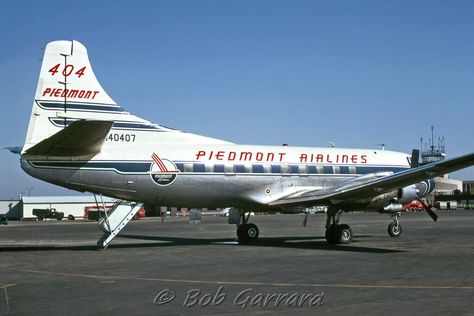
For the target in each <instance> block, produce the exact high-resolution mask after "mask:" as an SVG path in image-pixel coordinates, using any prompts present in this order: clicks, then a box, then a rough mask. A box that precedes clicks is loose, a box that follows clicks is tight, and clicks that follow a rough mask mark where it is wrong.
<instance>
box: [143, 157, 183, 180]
mask: <svg viewBox="0 0 474 316" xmlns="http://www.w3.org/2000/svg"><path fill="white" fill-rule="evenodd" d="M151 159H153V163H152V164H151V167H150V176H151V179H152V180H153V181H154V182H155V183H156V184H158V185H162V186H164V185H169V184H171V183H173V181H174V180H175V179H176V176H177V175H178V173H179V170H178V168H176V165H175V164H174V163H173V162H172V161H170V160H168V159H161V158H160V157H159V156H158V155H157V154H155V153H153V154H152V155H151Z"/></svg>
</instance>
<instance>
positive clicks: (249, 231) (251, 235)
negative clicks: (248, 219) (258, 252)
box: [237, 224, 259, 242]
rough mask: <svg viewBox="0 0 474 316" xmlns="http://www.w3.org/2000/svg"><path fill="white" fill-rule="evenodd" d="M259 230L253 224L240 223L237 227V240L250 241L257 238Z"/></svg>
mask: <svg viewBox="0 0 474 316" xmlns="http://www.w3.org/2000/svg"><path fill="white" fill-rule="evenodd" d="M258 234H259V230H258V227H257V225H255V224H241V225H239V226H238V227H237V237H238V238H239V242H252V241H256V240H257V239H258Z"/></svg>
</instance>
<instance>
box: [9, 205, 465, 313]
mask: <svg viewBox="0 0 474 316" xmlns="http://www.w3.org/2000/svg"><path fill="white" fill-rule="evenodd" d="M438 214H439V220H438V222H436V223H434V222H432V221H431V219H430V218H429V217H428V216H427V214H424V213H406V214H403V216H402V218H401V222H402V225H403V234H402V236H401V237H400V238H391V237H389V236H388V234H387V225H388V224H389V223H390V222H391V220H390V219H389V217H388V216H387V215H380V214H369V213H354V214H351V213H349V214H344V215H343V216H342V219H341V222H343V223H347V224H349V225H351V227H352V229H353V231H354V233H355V237H354V241H353V242H352V243H351V244H349V245H338V246H331V245H328V244H326V241H325V239H324V223H325V215H324V214H315V215H311V216H310V218H309V220H308V225H307V226H306V228H303V226H302V222H303V218H304V216H302V215H271V216H258V215H257V216H252V217H251V222H253V223H255V224H257V225H258V226H259V228H260V236H261V238H260V240H259V241H258V242H256V243H253V244H246V245H239V244H238V243H237V242H236V238H235V226H232V225H228V224H227V219H226V218H224V217H204V218H203V222H202V223H201V224H199V225H190V224H189V223H188V221H187V220H185V219H168V221H167V222H166V223H161V220H160V219H157V218H152V219H142V220H138V221H133V222H131V223H130V224H129V225H128V226H127V227H126V228H125V229H124V230H123V231H122V233H121V234H120V235H119V237H117V238H116V239H115V240H113V241H112V244H111V246H110V247H109V248H108V249H106V250H96V246H95V245H96V241H97V240H98V239H99V238H100V236H101V232H100V231H99V229H98V226H97V223H95V222H80V221H75V222H71V221H62V222H58V221H45V222H20V223H19V222H10V223H9V225H8V226H1V227H0V315H272V314H278V315H295V314H296V315H341V314H345V315H382V314H383V315H399V314H404V315H474V212H472V211H454V212H446V211H444V212H438Z"/></svg>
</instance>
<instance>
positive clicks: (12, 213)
mask: <svg viewBox="0 0 474 316" xmlns="http://www.w3.org/2000/svg"><path fill="white" fill-rule="evenodd" d="M103 201H104V203H105V205H106V208H108V207H111V206H112V205H113V203H114V202H115V201H116V200H115V199H112V198H108V197H104V198H103ZM97 202H98V203H99V206H102V201H101V200H98V201H97ZM35 209H40V210H53V209H54V210H55V211H56V212H58V213H63V214H64V217H65V218H67V217H68V216H73V217H74V218H77V219H82V218H85V217H86V216H87V212H88V210H91V209H92V210H97V204H96V200H95V199H94V196H93V195H85V196H83V195H78V196H23V197H21V199H20V200H0V214H6V216H7V218H8V219H11V220H29V219H36V218H37V216H36V215H34V214H33V210H35Z"/></svg>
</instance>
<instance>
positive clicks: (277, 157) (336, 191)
mask: <svg viewBox="0 0 474 316" xmlns="http://www.w3.org/2000/svg"><path fill="white" fill-rule="evenodd" d="M473 164H474V153H471V154H468V155H465V156H461V157H458V158H454V159H450V160H445V161H440V162H437V163H433V164H429V165H423V166H418V153H417V151H413V153H412V155H407V154H404V153H400V152H393V151H386V150H366V149H342V148H310V147H289V146H260V145H257V146H255V145H237V144H233V143H230V142H227V141H224V140H220V139H215V138H209V137H204V136H200V135H195V134H191V133H186V132H182V131H179V130H174V129H171V128H167V127H164V126H161V125H157V124H153V123H151V122H150V121H147V120H144V119H142V118H139V117H137V116H135V115H133V114H131V113H129V112H127V111H126V110H125V109H124V108H123V107H121V106H120V105H118V104H117V103H116V102H114V100H112V98H111V97H109V95H108V94H107V93H106V92H105V90H104V89H103V88H102V86H101V85H100V84H99V82H98V80H97V78H96V77H95V75H94V72H93V71H92V67H91V64H90V62H89V58H88V55H87V50H86V48H85V47H84V46H83V45H82V44H81V43H79V42H77V41H54V42H51V43H49V44H48V45H47V46H46V50H45V53H44V58H43V62H42V66H41V72H40V76H39V81H38V86H37V89H36V94H35V99H34V102H33V109H32V112H31V117H30V122H29V126H28V133H27V136H26V141H25V145H24V146H23V148H22V149H21V167H22V168H23V170H25V171H26V172H27V173H28V174H30V175H31V176H33V177H35V178H38V179H41V180H44V181H47V182H49V183H53V184H56V185H59V186H63V187H66V188H69V189H73V190H78V191H82V192H86V191H88V192H92V193H94V194H100V195H107V196H111V197H115V198H117V199H120V200H122V201H130V202H133V203H130V204H126V203H125V205H126V206H127V205H128V206H127V207H124V204H123V203H119V204H117V205H116V206H115V207H114V211H113V212H111V213H110V214H109V215H108V217H106V218H104V220H103V221H102V222H101V227H102V228H103V230H104V231H105V232H106V234H105V235H104V237H103V239H102V240H99V246H102V247H105V246H107V245H108V243H109V242H110V241H111V239H112V238H113V237H114V236H115V235H116V234H117V233H118V231H120V229H121V228H122V227H123V226H125V225H126V223H127V222H128V220H129V219H130V218H131V216H133V215H134V214H135V213H136V212H137V211H138V208H139V207H140V206H141V205H142V204H143V203H145V205H167V206H176V207H188V208H201V207H207V208H217V207H231V211H230V216H229V223H231V224H236V225H237V236H238V238H239V241H241V242H245V241H253V240H256V239H257V238H258V235H259V231H258V228H257V226H256V225H255V224H252V223H249V222H248V219H249V216H248V215H246V214H249V212H251V211H252V212H259V211H260V212H269V211H277V212H282V213H292V214H296V213H304V212H306V210H307V209H308V207H312V206H327V220H326V239H327V241H328V242H329V243H331V244H337V243H349V242H350V241H351V240H352V236H353V233H352V230H351V228H350V227H349V226H348V225H346V224H341V223H339V218H340V215H341V214H342V213H343V212H344V211H353V210H369V211H370V210H371V211H379V212H386V213H391V214H395V219H394V221H393V223H391V224H390V225H389V233H390V234H391V235H392V236H399V235H400V233H401V226H400V224H399V222H398V216H396V215H397V214H399V212H400V211H401V209H402V205H403V204H404V203H408V202H411V201H413V200H415V199H418V200H419V199H421V198H422V197H424V196H426V195H427V194H428V193H430V192H431V191H432V190H433V188H434V181H433V180H432V179H433V178H434V177H436V176H439V175H443V174H446V173H449V172H452V171H455V170H459V169H462V168H465V167H468V166H471V165H473ZM426 211H427V213H428V214H429V215H430V216H431V217H432V218H433V220H436V219H437V216H436V214H435V213H434V212H433V211H432V210H431V209H430V208H429V207H428V206H426ZM114 215H115V217H116V218H114ZM304 222H306V218H305V221H304Z"/></svg>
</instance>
